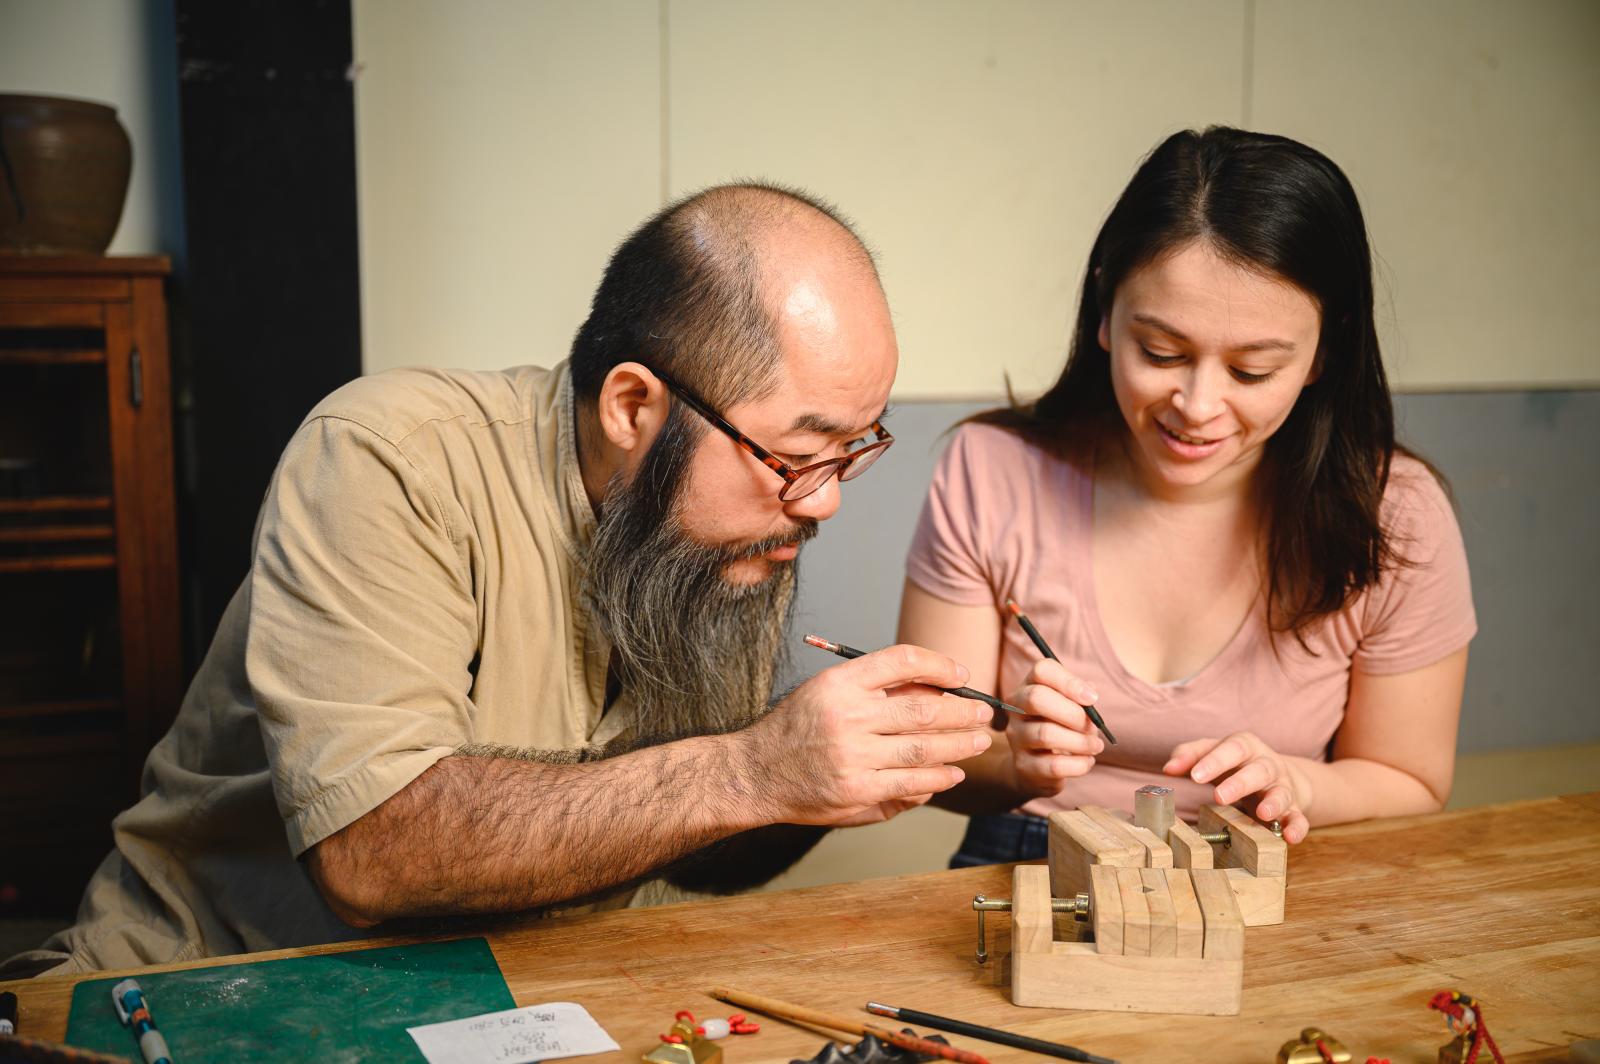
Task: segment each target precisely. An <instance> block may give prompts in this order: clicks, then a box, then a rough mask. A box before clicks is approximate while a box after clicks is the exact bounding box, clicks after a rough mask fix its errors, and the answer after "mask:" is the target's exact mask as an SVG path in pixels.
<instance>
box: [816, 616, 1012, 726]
mask: <svg viewBox="0 0 1600 1064" xmlns="http://www.w3.org/2000/svg"><path fill="white" fill-rule="evenodd" d="M806 642H807V643H810V644H811V645H812V646H814V647H816V648H817V649H818V650H826V651H827V652H828V653H830V654H837V655H839V656H840V657H841V658H859V657H861V656H862V655H863V654H865V653H866V651H865V650H857V649H856V648H855V647H847V646H845V645H844V644H843V643H833V642H829V641H828V640H826V639H824V638H822V637H821V636H820V635H808V636H806ZM939 690H941V691H943V692H944V693H945V694H947V695H955V696H956V697H957V698H972V699H976V700H977V701H979V702H985V703H988V704H989V705H991V706H993V707H994V708H995V709H1003V710H1005V711H1006V712H1007V713H1015V714H1016V715H1017V716H1019V717H1026V716H1027V715H1028V712H1027V710H1023V709H1018V708H1017V707H1016V706H1012V705H1007V704H1006V703H1004V702H1002V701H1000V700H999V699H998V698H996V697H995V696H994V695H986V694H984V693H983V692H982V691H975V690H973V689H972V688H970V687H941V688H939Z"/></svg>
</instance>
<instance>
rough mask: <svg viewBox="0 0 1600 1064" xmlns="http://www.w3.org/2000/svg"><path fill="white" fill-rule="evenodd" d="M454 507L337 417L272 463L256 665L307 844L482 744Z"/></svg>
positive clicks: (279, 766) (288, 811) (388, 449)
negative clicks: (477, 737)
mask: <svg viewBox="0 0 1600 1064" xmlns="http://www.w3.org/2000/svg"><path fill="white" fill-rule="evenodd" d="M452 506H453V500H448V499H441V497H440V495H439V493H438V492H437V491H436V490H435V488H434V485H433V484H432V483H431V482H430V480H429V479H428V477H427V476H425V475H424V473H423V472H422V471H421V470H420V469H418V468H417V467H416V466H415V465H414V464H413V463H412V462H411V461H410V460H408V459H407V457H406V455H405V454H404V453H403V452H402V451H401V449H400V448H399V447H397V446H396V445H395V444H393V443H391V442H390V441H388V440H386V439H384V438H383V437H382V436H380V435H379V434H377V433H376V432H373V431H371V430H370V429H368V428H365V427H363V426H362V425H359V424H357V423H355V422H353V421H350V420H346V419H343V418H338V417H327V416H324V417H316V418H313V419H312V420H310V421H308V422H307V423H306V424H305V425H303V426H301V428H300V430H299V431H298V432H297V433H296V434H295V437H294V439H293V440H292V441H291V442H290V444H289V447H288V449H287V450H286V451H285V452H284V456H283V459H282V461H281V462H280V464H279V466H278V469H277V472H276V473H275V474H274V477H273V482H272V486H271V489H270V491H269V492H268V495H267V498H266V501H265V503H264V505H263V507H262V511H261V517H260V521H259V524H258V526H257V533H256V552H255V564H254V567H253V569H252V571H251V575H250V619H249V635H248V640H247V644H246V652H245V669H246V676H247V678H248V682H249V686H250V691H251V694H252V696H253V697H254V699H255V701H256V709H257V712H258V715H259V718H260V721H261V730H262V737H263V740H264V742H265V745H266V751H267V759H268V764H269V768H270V771H271V774H272V785H273V792H274V795H275V797H276V799H277V804H278V809H279V812H280V813H281V814H282V816H283V819H284V824H285V828H286V831H287V834H288V840H289V844H290V847H291V849H292V850H293V852H294V853H295V855H296V856H299V855H300V854H302V853H303V852H304V851H305V850H307V849H309V848H310V847H311V846H313V845H315V844H316V843H318V842H320V841H321V840H322V839H324V838H326V837H328V836H329V835H331V834H333V833H334V832H336V831H338V830H339V829H340V828H342V827H344V826H346V825H347V824H349V823H351V822H352V821H354V820H357V819H359V818H360V817H361V816H362V815H364V814H365V813H367V812H369V811H370V810H372V809H374V808H375V807H377V806H378V805H380V804H382V803H383V802H384V801H385V800H387V799H388V798H389V797H391V796H392V795H394V794H395V793H397V792H399V791H400V790H401V789H403V788H404V787H405V786H406V785H407V784H409V783H410V782H411V781H412V780H414V779H416V778H417V777H418V776H419V775H421V774H422V773H423V772H425V771H426V770H427V769H428V768H429V767H430V766H432V765H433V764H434V763H435V762H437V761H438V760H439V759H440V758H442V757H445V756H447V755H448V754H450V753H452V752H453V751H454V750H456V749H457V748H458V747H459V746H461V745H462V744H464V743H466V742H469V741H471V737H472V736H471V732H472V719H473V712H472V710H473V707H472V702H471V699H470V692H471V689H472V675H471V665H472V661H473V659H474V657H475V655H476V652H477V646H478V641H479V639H478V637H479V631H478V611H477V607H476V604H475V600H474V596H473V593H472V579H471V575H470V572H469V565H468V561H467V558H466V555H465V553H464V552H463V550H462V549H461V548H460V546H459V542H458V540H459V537H460V534H461V529H462V527H463V522H462V519H461V518H460V516H459V510H458V509H457V510H456V512H455V513H452V509H451V508H452Z"/></svg>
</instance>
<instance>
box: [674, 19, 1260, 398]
mask: <svg viewBox="0 0 1600 1064" xmlns="http://www.w3.org/2000/svg"><path fill="white" fill-rule="evenodd" d="M668 13H669V17H668V40H669V44H670V63H669V67H670V69H669V77H668V85H669V100H670V110H671V118H670V127H669V132H668V143H669V146H670V151H669V156H668V160H669V162H668V173H669V176H670V184H671V187H672V190H673V192H674V193H675V194H676V193H681V192H685V191H688V190H690V189H693V188H696V187H698V186H701V185H706V184H711V183H715V182H718V181H724V180H728V179H731V178H735V177H766V178H770V179H773V180H778V181H783V182H787V183H791V184H797V185H801V186H803V187H805V188H808V189H810V190H812V191H814V192H816V193H818V194H820V195H822V196H824V197H825V198H828V199H830V200H833V201H835V202H837V203H838V204H839V206H840V207H841V208H842V209H843V210H844V211H845V213H846V214H848V215H849V216H851V217H852V218H854V219H855V220H856V221H857V222H858V223H859V225H860V226H861V229H862V231H863V232H864V233H865V235H866V236H867V238H868V239H869V241H870V242H871V243H872V244H873V245H874V247H875V249H876V250H877V252H878V253H879V257H880V261H881V265H882V269H883V276H884V282H885V286H886V287H887V289H888V293H889V300H890V303H891V305H892V306H893V308H894V311H895V318H896V324H897V327H898V329H899V335H900V346H901V365H900V376H899V379H898V381H897V383H896V394H897V395H898V396H899V397H901V398H907V399H910V398H951V397H965V396H995V395H1000V394H1002V391H1003V387H1004V376H1003V375H1004V373H1006V372H1007V371H1009V372H1010V374H1011V377H1012V380H1013V381H1014V382H1015V384H1016V385H1017V386H1018V387H1019V388H1021V389H1024V390H1031V389H1036V388H1039V387H1042V386H1044V385H1045V384H1047V383H1048V382H1049V381H1050V380H1051V379H1053V378H1054V376H1055V375H1056V374H1057V373H1058V372H1059V370H1060V366H1061V363H1062V361H1063V359H1064V357H1065V340H1066V335H1067V328H1068V323H1069V322H1070V320H1071V316H1072V313H1073V306H1074V303H1075V298H1076V292H1077V287H1078V285H1079V283H1080V277H1081V271H1082V270H1083V266H1084V261H1085V259H1086V258H1087V256H1088V252H1089V246H1090V244H1091V243H1092V242H1093V240H1094V233H1095V231H1096V229H1097V228H1098V227H1099V224H1100V221H1101V219H1102V218H1103V216H1104V214H1105V212H1106V211H1107V210H1108V209H1109V208H1110V206H1111V202H1112V200H1113V199H1114V198H1115V196H1116V194H1117V192H1118V191H1120V189H1121V187H1122V186H1123V185H1124V184H1125V183H1126V182H1127V179H1128V177H1129V176H1130V175H1131V174H1132V172H1133V169H1134V166H1135V164H1136V162H1137V160H1138V159H1139V158H1140V157H1141V156H1142V155H1143V154H1144V153H1145V152H1147V151H1148V150H1149V149H1150V148H1152V147H1153V146H1154V145H1155V144H1156V142H1157V141H1158V140H1159V139H1160V138H1161V137H1162V136H1164V135H1165V134H1167V133H1169V132H1172V131H1174V130H1176V129H1180V128H1183V127H1186V126H1198V125H1205V124H1207V123H1212V122H1229V123H1235V124H1237V123H1238V122H1239V121H1240V120H1241V106H1242V102H1241V101H1242V88H1243V39H1244V15H1243V6H1242V4H1240V3H1205V4H1194V3H1186V2H1173V3H1134V4H1129V3H1116V2H1074V3H1057V2H1053V0H1049V2H1006V3H994V4H989V3H967V2H962V0H946V2H931V0H875V2H872V3H856V2H850V0H821V2H816V3H808V4H804V5H801V4H790V3H774V2H757V3H751V2H746V0H672V2H671V4H670V7H669V9H668Z"/></svg>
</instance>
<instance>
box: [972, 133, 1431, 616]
mask: <svg viewBox="0 0 1600 1064" xmlns="http://www.w3.org/2000/svg"><path fill="white" fill-rule="evenodd" d="M1196 241H1201V242H1204V243H1206V244H1208V245H1210V246H1211V247H1212V248H1214V249H1215V250H1216V251H1217V252H1218V253H1219V254H1221V255H1223V256H1224V257H1225V258H1227V259H1229V260H1231V261H1233V262H1236V263H1238V264H1239V265H1240V266H1243V267H1245V268H1247V269H1250V270H1254V271H1256V272H1258V273H1261V274H1264V275H1267V276H1270V277H1275V278H1281V279H1283V280H1285V281H1287V282H1289V283H1290V284H1292V285H1294V286H1295V287H1296V288H1298V289H1300V290H1301V291H1302V292H1304V293H1305V294H1306V295H1308V296H1310V297H1311V298H1312V299H1313V300H1315V301H1316V304H1317V306H1318V308H1319V309H1320V311H1321V314H1322V334H1321V337H1320V338H1319V342H1318V347H1317V365H1318V367H1319V368H1320V376H1318V377H1317V379H1316V381H1315V383H1313V384H1311V385H1309V386H1307V387H1306V388H1305V389H1304V390H1303V391H1302V392H1301V394H1300V397H1299V399H1298V400H1297V401H1296V402H1295V405H1294V409H1293V410H1292V411H1291V412H1290V414H1289V417H1288V419H1287V420H1286V421H1285V422H1284V423H1283V425H1282V426H1281V427H1280V428H1279V429H1278V431H1277V432H1276V433H1274V434H1273V436H1272V438H1271V439H1269V440H1268V441H1267V445H1266V453H1265V460H1264V461H1263V462H1262V466H1261V473H1262V477H1263V480H1262V482H1261V483H1260V488H1261V498H1262V499H1263V500H1264V504H1265V514H1266V521H1267V524H1266V579H1267V610H1268V614H1267V616H1268V622H1269V626H1270V628H1271V630H1272V631H1274V632H1293V633H1294V634H1295V636H1296V637H1297V638H1299V639H1300V640H1301V641H1302V642H1304V636H1305V633H1306V632H1307V630H1308V629H1310V628H1311V627H1312V626H1313V625H1315V624H1316V622H1317V621H1319V620H1320V619H1321V618H1323V617H1326V616H1328V615H1329V614H1332V613H1335V612H1337V611H1339V610H1340V609H1342V608H1344V607H1345V606H1346V605H1348V604H1349V603H1350V602H1351V601H1352V599H1354V597H1355V596H1356V595H1358V594H1360V593H1361V592H1362V591H1363V590H1365V589H1366V588H1369V587H1371V586H1373V585H1374V584H1375V583H1376V582H1377V580H1378V578H1379V576H1380V574H1381V573H1382V571H1383V570H1384V568H1385V567H1386V566H1392V565H1395V564H1403V562H1402V561H1401V560H1400V559H1399V558H1398V556H1397V555H1396V553H1395V550H1394V545H1393V543H1392V541H1391V537H1390V536H1389V535H1388V534H1387V533H1386V532H1385V530H1384V528H1383V527H1382V524H1381V521H1380V508H1381V506H1382V503H1383V493H1384V488H1385V486H1386V485H1387V483H1388V478H1389V466H1390V462H1391V460H1392V459H1393V457H1394V452H1395V448H1396V445H1395V438H1394V409H1393V405H1392V404H1391V402H1390V399H1389V385H1388V381H1387V379H1386V378H1385V376H1384V371H1383V359H1382V358H1381V356H1380V355H1379V352H1378V334H1377V329H1376V328H1375V326H1374V325H1373V320H1372V255H1371V252H1370V250H1369V249H1368V246H1367V228H1366V223H1365V221H1364V220H1363V219H1362V216H1361V207H1360V204H1358V203H1357V202H1356V194H1355V189H1353V188H1352V187H1351V186H1350V181H1349V179H1347V178H1346V177H1345V175H1344V173H1343V172H1342V171H1341V170H1340V169H1339V168H1338V167H1337V166H1335V165H1334V163H1333V161H1332V160H1331V159H1329V158H1328V157H1327V156H1325V155H1323V154H1322V153H1321V152H1318V151H1315V150H1313V149H1311V148H1308V147H1306V146H1305V145H1304V144H1300V143H1298V142H1296V141H1293V140H1289V139H1288V138H1286V137H1276V136H1270V135H1268V134H1264V133H1249V132H1245V131H1244V130H1239V129H1230V128H1227V127H1224V126H1212V127H1211V128H1209V129H1207V130H1206V131H1205V132H1203V133H1196V132H1194V131H1193V130H1186V131H1184V132H1182V133H1175V134H1173V135H1172V136H1170V137H1168V138H1167V139H1166V140H1164V141H1163V142H1162V143H1161V144H1160V145H1159V146H1158V147H1157V148H1156V149H1155V150H1154V151H1153V152H1151V153H1150V155H1149V156H1148V157H1147V158H1146V159H1145V160H1144V162H1143V164H1141V165H1140V167H1139V170H1138V172H1137V173H1135V174H1134V175H1133V180H1132V181H1130V182H1129V183H1128V187H1127V188H1126V189H1124V190H1123V193H1122V196H1121V198H1119V199H1118V200H1117V203H1116V206H1114V207H1113V208H1112V209H1111V214H1110V216H1109V217H1108V218H1107V219H1106V221H1105V225H1103V226H1102V227H1101V229H1100V235H1099V236H1098V237H1097V238H1096V239H1095V242H1094V250H1093V251H1091V252H1090V254H1089V268H1088V270H1087V271H1086V273H1085V276H1084V282H1083V295H1082V298H1081V299H1080V300H1079V303H1078V318H1077V323H1076V325H1075V327H1074V329H1073V335H1072V347H1071V352H1070V354H1069V355H1068V358H1067V366H1066V369H1065V370H1063V371H1062V374H1061V377H1060V379H1059V380H1057V381H1056V383H1055V384H1054V385H1053V386H1052V387H1051V388H1050V390H1049V391H1047V392H1045V393H1044V394H1043V395H1042V396H1040V397H1039V398H1038V399H1037V400H1035V401H1033V402H1031V403H1018V402H1016V401H1013V402H1012V404H1011V405H1010V406H1009V407H1005V408H1002V409H999V410H990V411H987V412H985V413H982V414H978V415H977V416H975V417H973V418H972V419H970V420H973V421H977V422H980V423H984V424H990V425H998V426H1000V427H1002V428H1006V429H1009V430H1011V431H1013V432H1016V433H1018V434H1020V435H1022V436H1024V437H1027V438H1029V439H1031V440H1034V441H1035V442H1037V443H1038V444H1040V445H1042V446H1045V447H1048V448H1050V449H1051V450H1055V451H1060V452H1067V451H1073V450H1077V449H1078V448H1079V446H1080V445H1082V444H1084V443H1088V442H1092V441H1094V440H1097V439H1103V438H1106V437H1108V436H1109V435H1110V434H1113V433H1115V432H1118V431H1120V429H1121V426H1122V419H1121V415H1120V413H1119V411H1118V408H1117V402H1116V396H1115V395H1114V394H1113V392H1112V388H1111V368H1110V356H1109V354H1108V353H1107V352H1106V351H1105V350H1104V349H1103V348H1101V346H1100V342H1099V338H1098V333H1099V329H1100V322H1101V319H1102V318H1103V317H1106V316H1108V315H1109V314H1110V312H1111V302H1112V299H1113V297H1114V296H1115V295H1116V292H1117V289H1118V288H1119V286H1120V285H1121V284H1122V282H1123V281H1124V280H1126V279H1127V278H1128V276H1129V275H1130V274H1132V273H1133V272H1134V271H1136V270H1138V269H1140V268H1142V267H1144V266H1147V265H1149V264H1150V263H1152V262H1154V261H1155V260H1157V259H1158V258H1160V257H1161V256H1163V255H1165V254H1168V253H1170V252H1174V251H1177V250H1178V249H1180V248H1182V247H1185V246H1187V245H1189V244H1191V243H1194V242H1196ZM1435 475H1437V473H1435Z"/></svg>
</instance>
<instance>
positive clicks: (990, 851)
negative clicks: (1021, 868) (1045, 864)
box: [950, 813, 1050, 868]
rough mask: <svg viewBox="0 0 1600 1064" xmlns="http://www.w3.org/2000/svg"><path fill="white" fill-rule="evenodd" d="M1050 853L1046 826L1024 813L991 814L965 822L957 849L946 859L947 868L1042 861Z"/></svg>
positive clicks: (1041, 820) (1039, 818) (1047, 822)
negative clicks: (964, 828) (952, 855)
mask: <svg viewBox="0 0 1600 1064" xmlns="http://www.w3.org/2000/svg"><path fill="white" fill-rule="evenodd" d="M1049 853H1050V822H1049V821H1048V820H1046V819H1044V818H1043V817H1038V816H1029V815H1028V814H1026V813H995V814H991V815H988V816H975V817H972V818H971V819H970V820H968V821H967V833H966V835H965V836H963V837H962V839H961V848H960V849H959V850H957V851H956V853H955V856H954V857H952V858H950V867H951V868H972V867H975V866H977V865H991V864H1005V863H1007V862H1009V861H1042V860H1044V859H1045V857H1047V856H1049Z"/></svg>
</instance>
